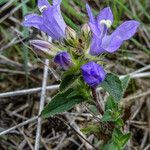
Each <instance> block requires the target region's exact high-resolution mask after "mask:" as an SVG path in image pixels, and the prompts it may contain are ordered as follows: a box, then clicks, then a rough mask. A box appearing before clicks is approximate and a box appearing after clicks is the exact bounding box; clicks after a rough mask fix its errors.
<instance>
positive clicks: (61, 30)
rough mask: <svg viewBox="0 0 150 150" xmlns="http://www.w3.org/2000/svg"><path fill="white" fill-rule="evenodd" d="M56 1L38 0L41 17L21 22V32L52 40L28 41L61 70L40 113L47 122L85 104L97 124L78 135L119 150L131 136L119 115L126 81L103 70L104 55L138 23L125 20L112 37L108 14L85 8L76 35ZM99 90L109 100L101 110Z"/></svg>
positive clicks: (125, 38)
mask: <svg viewBox="0 0 150 150" xmlns="http://www.w3.org/2000/svg"><path fill="white" fill-rule="evenodd" d="M60 4H61V0H53V5H50V4H49V2H48V1H47V0H39V1H38V7H39V10H40V11H41V13H42V15H38V14H30V15H27V16H25V20H24V22H23V24H24V26H26V27H31V26H33V27H35V28H37V29H39V30H41V31H43V32H45V33H47V34H48V35H49V36H51V37H52V39H53V42H52V43H49V42H47V41H42V40H32V41H30V43H31V45H32V46H33V50H34V51H35V52H36V53H37V54H38V55H40V56H42V57H44V58H48V59H53V61H54V62H55V63H56V64H57V65H58V67H59V69H60V70H61V83H60V88H59V92H58V93H57V95H55V96H54V97H53V98H52V100H51V101H50V102H49V104H48V105H47V106H46V107H45V108H44V110H43V111H42V113H41V116H42V117H43V118H48V117H50V116H54V115H57V114H61V113H62V112H65V111H68V110H70V109H71V108H73V107H74V106H75V105H76V104H80V103H88V104H89V105H92V106H94V107H95V108H96V110H97V113H98V114H99V115H101V116H102V117H101V119H100V120H99V121H98V122H96V123H95V124H91V123H90V124H88V125H87V126H86V127H85V128H84V129H83V132H85V133H86V134H94V135H95V136H96V137H97V139H99V140H101V141H103V142H102V144H101V145H100V149H103V150H123V149H124V148H125V146H126V144H127V142H128V140H129V138H130V136H131V134H130V133H124V131H123V127H124V122H125V120H124V119H123V113H124V110H123V108H121V106H120V101H121V99H122V97H123V95H124V93H125V90H126V88H127V86H128V83H129V80H130V76H128V75H127V76H125V77H124V78H122V79H120V78H119V77H118V76H117V75H115V74H113V73H111V72H109V71H108V70H105V69H104V68H105V65H106V64H105V63H104V56H105V53H113V52H116V51H117V50H118V49H119V47H120V46H121V45H122V44H123V42H124V41H125V40H128V39H130V38H131V37H132V36H133V35H134V34H135V32H136V30H137V28H138V26H139V22H137V21H135V20H130V21H125V22H124V23H123V24H121V25H120V26H119V27H118V28H117V29H116V30H115V31H114V32H112V34H108V30H109V28H110V27H111V25H112V24H113V20H114V19H113V14H112V12H111V9H110V8H109V7H107V8H104V9H103V10H102V11H100V13H99V14H98V16H97V17H95V16H94V15H93V14H92V11H91V9H90V7H89V5H88V4H86V8H87V12H88V15H89V23H88V24H85V25H83V27H82V28H81V30H80V32H78V33H77V32H76V31H75V30H73V29H72V28H70V27H69V26H67V25H66V23H65V22H64V20H63V17H62V15H61V11H60ZM99 87H101V88H102V89H103V90H104V91H106V92H107V93H108V94H109V96H108V97H107V100H106V103H105V108H104V109H103V107H102V106H101V104H100V102H99V99H98V96H97V92H96V90H97V88H99Z"/></svg>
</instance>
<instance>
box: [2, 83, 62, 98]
mask: <svg viewBox="0 0 150 150" xmlns="http://www.w3.org/2000/svg"><path fill="white" fill-rule="evenodd" d="M58 88H59V85H50V86H47V87H46V90H58ZM41 90H42V87H37V88H32V89H25V90H19V91H12V92H6V93H1V94H0V98H2V97H3V98H4V97H11V96H20V95H26V94H33V93H36V92H40V91H41Z"/></svg>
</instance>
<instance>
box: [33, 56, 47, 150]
mask: <svg viewBox="0 0 150 150" xmlns="http://www.w3.org/2000/svg"><path fill="white" fill-rule="evenodd" d="M45 64H46V65H45V67H44V75H43V83H42V92H41V99H40V108H39V115H40V114H41V112H42V110H43V108H44V103H45V94H46V85H47V77H48V65H49V60H48V59H46V60H45ZM41 127H42V118H41V117H39V118H38V124H37V132H36V141H35V150H39V148H40V138H41Z"/></svg>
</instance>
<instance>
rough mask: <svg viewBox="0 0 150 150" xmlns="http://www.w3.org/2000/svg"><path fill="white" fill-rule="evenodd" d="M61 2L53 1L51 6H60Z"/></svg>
mask: <svg viewBox="0 0 150 150" xmlns="http://www.w3.org/2000/svg"><path fill="white" fill-rule="evenodd" d="M61 1H62V0H53V5H60V3H61Z"/></svg>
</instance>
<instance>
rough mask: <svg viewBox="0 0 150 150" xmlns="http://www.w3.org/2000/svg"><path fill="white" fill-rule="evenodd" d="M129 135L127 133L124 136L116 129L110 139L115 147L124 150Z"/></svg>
mask: <svg viewBox="0 0 150 150" xmlns="http://www.w3.org/2000/svg"><path fill="white" fill-rule="evenodd" d="M130 137H131V134H130V133H127V134H124V133H123V132H122V131H121V130H120V129H118V128H116V129H115V130H114V131H113V135H112V139H113V141H114V142H115V143H116V145H117V146H118V147H120V148H124V146H125V145H126V144H127V142H128V140H129V139H130Z"/></svg>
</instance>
